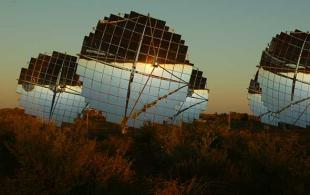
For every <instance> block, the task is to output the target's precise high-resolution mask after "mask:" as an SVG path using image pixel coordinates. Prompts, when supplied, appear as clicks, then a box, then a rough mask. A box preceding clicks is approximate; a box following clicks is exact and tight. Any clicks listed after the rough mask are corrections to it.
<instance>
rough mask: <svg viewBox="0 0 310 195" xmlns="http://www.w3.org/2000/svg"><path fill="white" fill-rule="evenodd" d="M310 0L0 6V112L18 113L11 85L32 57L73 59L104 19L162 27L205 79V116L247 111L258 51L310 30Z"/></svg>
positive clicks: (30, 1)
mask: <svg viewBox="0 0 310 195" xmlns="http://www.w3.org/2000/svg"><path fill="white" fill-rule="evenodd" d="M309 8H310V0H295V1H292V0H191V1H189V0H123V1H121V0H109V1H108V0H93V1H90V0H89V1H86V0H50V1H47V0H27V1H26V0H0V59H1V61H0V93H1V94H0V108H6V107H16V106H18V95H17V94H16V92H15V90H16V86H17V78H18V76H19V73H20V69H21V68H22V67H27V62H29V60H30V58H31V57H37V55H38V54H39V53H44V52H47V53H51V52H52V51H53V50H56V51H60V52H67V53H68V54H72V55H75V54H77V53H79V52H80V49H81V46H82V41H83V38H84V36H85V35H87V34H88V33H89V32H90V31H91V29H92V27H94V26H95V25H96V24H97V21H98V20H99V19H101V18H103V17H104V16H109V15H110V14H111V13H113V14H117V13H129V12H130V11H132V10H133V11H136V12H140V13H142V14H147V13H150V15H151V16H152V17H155V18H158V19H161V20H164V21H166V22H167V25H168V26H170V27H171V28H173V29H174V30H175V32H176V33H178V34H181V35H182V38H183V39H184V40H185V43H186V44H187V45H188V46H189V59H190V61H191V62H192V63H194V64H195V66H196V67H198V68H199V69H200V70H202V71H203V72H204V76H206V77H207V78H208V88H209V89H210V94H209V105H208V108H207V113H215V112H217V113H223V112H247V113H250V110H249V107H248V101H247V87H248V85H249V81H250V79H251V78H252V77H253V75H254V74H255V71H256V65H257V64H258V63H259V60H260V57H261V52H262V50H263V49H264V48H265V47H266V46H267V44H268V42H270V40H271V38H272V37H273V36H275V35H276V34H277V33H280V32H281V31H292V30H295V29H300V30H302V31H309V30H310V11H309Z"/></svg>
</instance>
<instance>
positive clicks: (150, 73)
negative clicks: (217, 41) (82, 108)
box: [77, 12, 208, 127]
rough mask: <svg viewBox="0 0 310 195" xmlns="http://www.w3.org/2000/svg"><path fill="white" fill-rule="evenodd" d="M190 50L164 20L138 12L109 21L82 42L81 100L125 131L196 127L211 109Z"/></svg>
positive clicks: (79, 68) (104, 21)
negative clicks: (152, 126)
mask: <svg viewBox="0 0 310 195" xmlns="http://www.w3.org/2000/svg"><path fill="white" fill-rule="evenodd" d="M187 49H188V47H187V46H186V45H185V41H184V40H182V39H181V35H179V34H176V33H174V32H172V31H171V30H170V29H169V27H168V26H166V22H164V21H162V20H158V19H155V18H152V17H150V16H149V15H142V14H139V13H136V12H130V14H125V15H124V16H117V15H113V14H112V15H110V17H105V18H104V20H100V21H99V22H98V23H97V26H96V27H95V28H94V31H93V32H90V33H89V35H88V36H85V38H84V41H83V45H82V49H81V53H80V55H79V57H80V58H79V61H78V69H77V74H79V75H80V78H81V81H82V82H83V89H82V96H83V97H85V99H86V102H88V104H89V107H90V108H93V109H97V110H101V111H102V113H103V115H104V116H105V118H106V120H107V121H110V122H113V123H118V124H122V125H124V126H132V127H141V126H142V125H143V124H144V123H145V122H147V121H149V122H155V123H160V124H163V123H172V124H176V123H179V122H180V121H186V122H192V121H193V120H194V119H198V118H199V114H200V113H201V112H202V111H204V110H205V109H206V104H207V98H208V90H207V89H206V81H207V79H206V78H204V77H203V76H202V72H201V71H198V70H196V69H195V68H194V65H193V64H192V63H190V62H189V61H188V60H187V59H186V56H187Z"/></svg>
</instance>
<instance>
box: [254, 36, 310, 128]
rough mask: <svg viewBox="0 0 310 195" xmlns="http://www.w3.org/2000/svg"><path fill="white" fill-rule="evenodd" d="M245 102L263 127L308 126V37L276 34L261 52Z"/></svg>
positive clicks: (309, 70)
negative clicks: (268, 125)
mask: <svg viewBox="0 0 310 195" xmlns="http://www.w3.org/2000/svg"><path fill="white" fill-rule="evenodd" d="M248 92H249V93H248V99H249V105H250V108H251V110H252V111H253V113H254V115H256V116H258V117H260V119H261V121H262V122H263V123H266V124H270V125H275V126H277V125H278V124H279V123H284V124H289V125H293V126H298V127H303V128H306V127H309V126H310V110H309V105H310V34H309V32H307V33H306V32H301V31H299V30H295V31H294V32H290V33H284V32H282V33H280V34H277V35H276V36H275V37H274V38H273V39H272V41H271V43H270V44H269V45H268V47H267V48H266V49H265V50H264V51H263V53H262V57H261V61H260V64H259V66H258V71H257V73H256V75H255V78H254V79H252V80H251V82H250V86H249V91H248Z"/></svg>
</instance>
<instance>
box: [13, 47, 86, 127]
mask: <svg viewBox="0 0 310 195" xmlns="http://www.w3.org/2000/svg"><path fill="white" fill-rule="evenodd" d="M76 69H77V58H76V57H74V56H70V55H67V54H63V53H59V52H56V51H54V52H53V53H52V55H51V56H50V55H46V54H39V56H38V57H37V58H31V60H30V62H29V66H28V69H26V68H22V69H21V73H20V76H19V79H18V86H17V93H19V94H20V96H19V103H20V106H22V107H23V108H24V109H25V113H27V114H30V115H33V116H37V117H39V118H41V119H43V120H44V121H54V122H55V123H56V124H57V125H58V126H60V125H61V124H62V123H63V122H66V123H73V121H74V119H75V118H76V117H77V116H78V114H79V113H81V112H82V110H83V109H84V108H85V106H86V103H85V98H84V97H82V96H80V93H81V84H82V83H81V82H80V81H79V76H78V75H77V74H76Z"/></svg>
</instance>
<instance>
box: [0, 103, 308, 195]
mask: <svg viewBox="0 0 310 195" xmlns="http://www.w3.org/2000/svg"><path fill="white" fill-rule="evenodd" d="M98 121H100V120H95V119H94V118H92V117H90V120H89V122H88V124H87V123H86V121H85V120H83V119H80V120H77V121H76V123H75V124H74V125H68V126H64V127H62V128H57V127H55V126H54V125H53V124H48V125H46V124H42V123H41V122H40V121H39V120H37V119H35V118H33V117H30V116H27V115H25V114H23V112H22V111H21V110H19V109H3V110H0V157H1V159H0V186H1V187H0V194H307V193H308V192H309V191H310V187H309V186H310V155H309V153H310V133H309V132H308V131H303V132H301V131H297V130H289V131H285V132H283V131H277V130H272V129H269V130H268V131H267V130H252V129H244V128H241V129H238V130H236V129H235V128H234V129H233V130H228V129H227V124H226V121H225V119H223V117H221V115H218V116H217V117H215V118H214V119H213V120H210V121H208V122H207V123H203V122H196V123H194V124H183V126H182V127H181V128H179V127H175V126H169V125H151V124H148V125H146V126H145V127H144V128H142V129H132V130H130V131H129V133H128V134H127V135H122V134H121V133H120V132H121V131H120V129H119V128H118V127H117V126H115V125H111V124H108V123H106V122H102V121H100V125H99V123H98ZM87 125H88V128H87Z"/></svg>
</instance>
